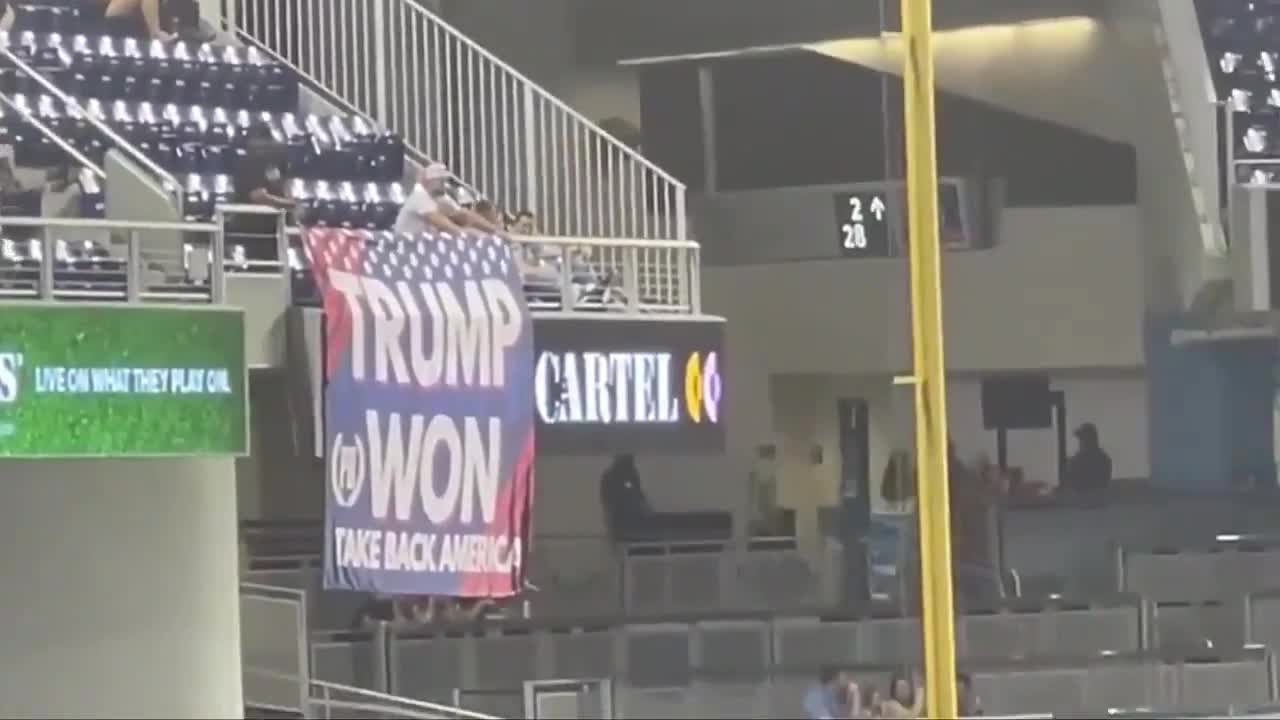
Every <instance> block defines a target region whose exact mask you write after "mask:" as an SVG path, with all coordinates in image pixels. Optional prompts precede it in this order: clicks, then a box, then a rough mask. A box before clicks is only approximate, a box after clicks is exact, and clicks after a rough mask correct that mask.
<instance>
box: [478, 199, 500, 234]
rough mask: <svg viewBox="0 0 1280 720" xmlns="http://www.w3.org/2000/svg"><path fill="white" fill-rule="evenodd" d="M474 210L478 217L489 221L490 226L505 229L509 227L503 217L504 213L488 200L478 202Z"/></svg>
mask: <svg viewBox="0 0 1280 720" xmlns="http://www.w3.org/2000/svg"><path fill="white" fill-rule="evenodd" d="M473 209H474V210H475V211H476V214H477V215H479V216H480V217H482V218H484V219H485V220H487V221H489V224H491V225H493V226H494V227H496V228H505V227H506V226H507V223H506V220H505V219H503V217H502V211H501V210H499V209H498V206H497V205H494V204H493V203H492V202H490V201H489V200H488V199H487V198H480V199H479V200H477V201H476V204H475V207H474V208H473Z"/></svg>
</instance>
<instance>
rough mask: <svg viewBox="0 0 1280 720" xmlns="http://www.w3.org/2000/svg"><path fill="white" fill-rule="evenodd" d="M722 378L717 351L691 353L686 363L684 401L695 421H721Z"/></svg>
mask: <svg viewBox="0 0 1280 720" xmlns="http://www.w3.org/2000/svg"><path fill="white" fill-rule="evenodd" d="M723 385H724V384H723V382H722V381H721V380H720V356H719V355H717V354H716V353H715V352H708V353H705V354H704V353H699V352H695V353H692V354H691V355H689V360H688V362H686V363H685V364H684V403H685V409H687V410H688V411H689V419H690V420H691V421H693V422H695V423H701V422H703V421H706V422H709V423H712V424H715V423H718V422H720V398H721V397H722V396H723V395H724V387H723Z"/></svg>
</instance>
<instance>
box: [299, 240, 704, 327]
mask: <svg viewBox="0 0 1280 720" xmlns="http://www.w3.org/2000/svg"><path fill="white" fill-rule="evenodd" d="M301 232H305V228H288V229H287V230H286V233H287V234H290V235H295V234H298V233H301ZM509 237H510V239H511V241H512V242H514V243H516V244H517V245H520V246H521V247H520V249H519V251H518V252H517V253H516V255H517V258H518V262H519V269H520V271H521V273H522V274H523V277H524V289H525V299H526V300H527V302H528V303H529V308H530V309H531V310H532V311H533V312H534V313H535V314H537V315H540V316H549V315H551V316H554V315H559V314H562V313H596V314H598V315H600V316H601V317H608V316H610V315H613V314H623V315H633V316H638V315H642V316H645V317H657V316H671V315H691V314H692V315H697V314H700V313H701V312H702V303H701V296H702V291H701V275H700V267H701V255H700V249H699V246H698V244H697V243H695V242H693V241H690V240H639V239H627V238H618V239H608V238H589V237H546V236H522V235H511V236H509ZM369 238H370V239H371V241H374V242H397V240H396V239H395V237H394V236H392V235H391V234H389V233H386V232H371V233H370V234H369Z"/></svg>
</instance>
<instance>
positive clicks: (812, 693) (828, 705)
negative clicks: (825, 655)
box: [804, 667, 862, 720]
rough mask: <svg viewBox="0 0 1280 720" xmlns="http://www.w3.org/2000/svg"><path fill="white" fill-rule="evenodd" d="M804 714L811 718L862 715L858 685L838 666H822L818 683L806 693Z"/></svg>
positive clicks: (812, 719) (827, 719)
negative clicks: (838, 668) (837, 667)
mask: <svg viewBox="0 0 1280 720" xmlns="http://www.w3.org/2000/svg"><path fill="white" fill-rule="evenodd" d="M804 714H805V717H808V718H810V719H811V720H836V719H837V718H856V717H861V715H862V703H861V701H860V699H859V695H858V685H857V684H856V683H854V682H853V681H852V680H850V679H849V678H848V677H847V676H846V675H845V674H844V673H843V672H840V671H839V670H837V669H836V668H833V667H824V668H822V670H821V671H820V672H819V673H818V684H817V685H814V686H813V687H811V688H809V691H808V692H806V693H805V695H804Z"/></svg>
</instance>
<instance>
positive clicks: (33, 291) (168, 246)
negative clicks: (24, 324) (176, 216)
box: [0, 217, 226, 303]
mask: <svg viewBox="0 0 1280 720" xmlns="http://www.w3.org/2000/svg"><path fill="white" fill-rule="evenodd" d="M0 236H2V237H3V239H2V240H0V298H5V299H30V300H80V301H95V302H104V301H107V302H110V301H116V302H166V303H210V302H212V303H222V302H224V301H225V298H226V283H225V277H224V270H225V268H224V265H223V263H220V262H212V261H209V262H205V263H204V264H203V267H204V268H205V270H206V272H205V273H204V274H200V275H193V274H192V267H191V265H190V264H189V257H188V256H187V254H186V253H184V252H183V239H184V238H185V240H186V241H187V242H188V244H189V245H191V246H198V247H200V248H201V250H202V253H203V254H205V255H208V256H209V257H210V258H214V257H223V256H224V254H225V245H224V243H223V236H222V224H221V223H220V222H214V223H174V222H135V221H120V220H87V219H78V218H53V217H48V218H31V217H0ZM156 238H162V239H161V240H159V241H157V240H156Z"/></svg>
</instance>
